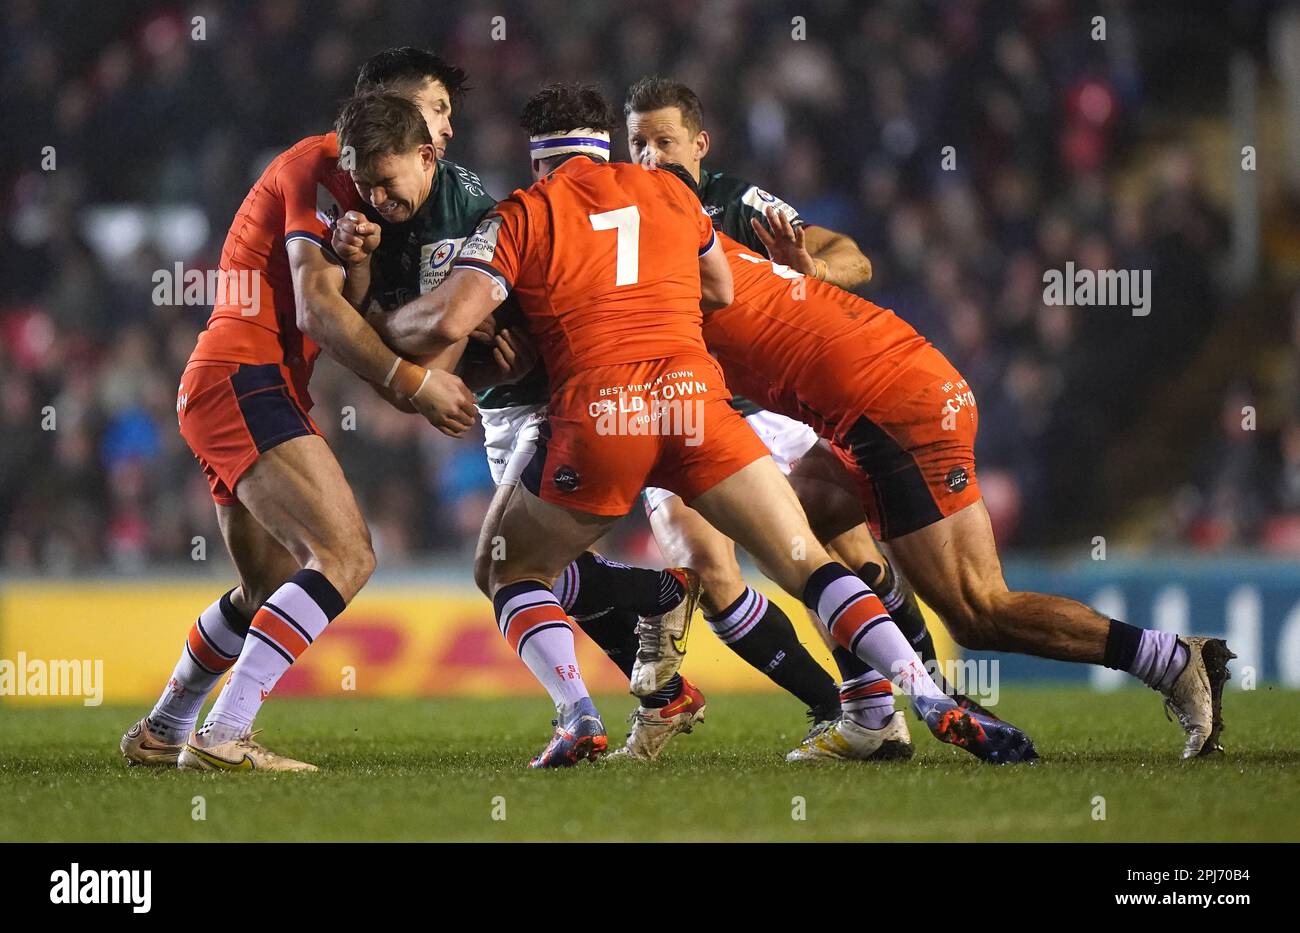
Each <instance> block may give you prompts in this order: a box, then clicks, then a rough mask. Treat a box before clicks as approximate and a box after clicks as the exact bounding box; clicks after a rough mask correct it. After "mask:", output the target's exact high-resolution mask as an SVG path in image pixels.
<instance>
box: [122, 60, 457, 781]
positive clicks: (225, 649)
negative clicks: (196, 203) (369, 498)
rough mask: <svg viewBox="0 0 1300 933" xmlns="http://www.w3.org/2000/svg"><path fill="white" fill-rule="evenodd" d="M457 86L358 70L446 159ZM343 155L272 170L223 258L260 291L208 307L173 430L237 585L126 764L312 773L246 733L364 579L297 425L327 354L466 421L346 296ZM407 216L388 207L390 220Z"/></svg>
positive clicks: (362, 537) (339, 508)
mask: <svg viewBox="0 0 1300 933" xmlns="http://www.w3.org/2000/svg"><path fill="white" fill-rule="evenodd" d="M464 78H465V75H464V72H462V71H461V70H460V69H458V68H456V67H454V66H452V65H448V64H447V63H445V62H443V61H441V60H440V59H438V58H437V57H436V56H433V55H431V54H429V53H426V52H421V51H419V50H415V49H398V50H390V51H388V52H384V53H381V54H380V55H377V56H375V57H374V58H372V59H371V60H369V61H368V62H367V63H366V64H365V66H363V68H362V70H361V74H360V76H359V78H358V86H359V87H360V88H361V89H362V90H366V89H370V88H373V87H376V86H379V85H380V84H383V85H389V84H394V83H395V84H399V85H401V86H402V88H403V89H404V90H405V92H406V93H408V94H409V95H410V97H411V98H412V100H413V101H415V103H416V106H417V107H418V108H419V110H420V112H421V113H422V115H423V116H424V119H425V121H427V125H428V130H427V132H428V133H429V135H430V137H431V138H432V139H433V140H436V141H437V142H436V143H434V146H435V148H436V149H438V150H439V151H442V150H444V149H445V148H446V143H447V140H449V139H450V138H451V135H452V130H451V122H450V119H451V107H452V100H453V98H454V97H455V95H456V94H457V92H458V91H459V89H460V88H461V86H462V85H463V83H464ZM339 155H340V152H339V147H338V141H337V138H336V136H335V134H334V133H326V134H324V135H322V136H313V137H309V138H307V139H304V140H302V141H301V142H299V143H298V144H296V145H295V146H293V147H292V148H290V149H289V150H287V151H286V152H284V153H282V154H281V155H280V156H278V157H277V158H276V159H274V160H273V161H272V162H271V164H270V165H269V166H268V167H267V169H266V171H265V172H263V173H262V176H261V177H260V178H259V179H258V181H257V182H256V184H254V186H253V188H252V189H251V190H250V192H249V194H248V196H247V198H245V200H244V203H243V205H242V206H241V207H240V209H239V211H238V212H237V213H236V215H235V219H234V221H233V223H232V224H231V227H230V233H229V234H228V236H227V238H226V242H225V246H224V248H223V249H222V254H221V263H220V271H221V273H222V274H223V275H229V276H232V279H233V277H234V274H237V273H241V272H245V271H247V272H249V273H251V278H252V279H253V280H254V281H255V282H256V283H257V284H256V287H257V289H258V293H257V294H256V295H255V296H233V297H232V296H227V297H228V299H229V300H228V301H226V302H221V303H218V304H217V305H216V306H215V307H214V308H213V311H212V315H211V317H210V318H209V320H208V324H207V327H206V329H205V330H204V331H203V332H202V333H201V334H200V335H199V339H198V343H197V346H196V347H195V349H194V352H193V353H192V354H191V356H190V360H189V363H188V364H187V366H186V368H185V371H184V374H183V375H182V376H181V383H180V389H179V390H178V394H177V403H176V408H177V415H178V418H179V421H180V431H181V434H182V436H183V437H184V438H185V440H186V442H187V443H188V444H189V446H190V449H191V450H192V451H193V452H194V455H195V457H196V458H197V459H198V461H199V464H200V465H201V466H202V468H203V471H204V473H205V474H206V475H207V477H208V481H209V485H210V488H211V492H212V498H213V501H214V503H215V507H216V510H217V519H218V522H219V524H220V527H221V532H222V537H223V539H224V541H225V544H226V548H227V550H228V551H229V552H230V557H231V560H232V561H233V562H234V564H235V568H236V570H237V572H238V575H239V585H238V586H237V587H235V588H234V589H232V590H230V591H228V592H226V593H225V594H223V595H222V596H221V597H220V598H218V599H217V600H216V601H215V602H213V603H212V605H211V606H209V607H208V608H207V609H205V610H204V611H203V612H202V614H200V616H199V617H198V619H197V621H196V622H195V623H194V626H193V627H192V629H191V630H190V634H189V637H188V639H187V640H186V643H185V646H184V649H183V651H182V653H181V657H180V660H179V661H178V662H177V664H176V667H175V670H174V671H173V673H172V677H171V679H170V680H169V681H168V683H167V686H166V688H165V689H164V690H163V693H162V696H161V697H160V698H159V700H158V703H157V704H156V705H155V706H154V709H153V710H152V712H150V714H149V715H148V716H146V717H145V718H143V719H141V720H140V721H139V722H137V723H136V724H135V725H134V726H132V727H131V729H130V730H128V732H127V733H126V734H125V735H124V736H123V737H122V741H121V745H120V747H121V750H122V753H123V755H124V756H125V757H126V759H127V761H128V762H130V763H133V764H152V765H179V766H180V767H183V768H196V769H205V770H249V769H260V770H277V771H285V770H288V771H310V770H315V767H314V766H313V765H310V764H307V763H305V762H301V761H296V760H294V759H291V758H287V757H284V756H281V755H277V754H275V753H274V752H271V751H269V750H268V749H266V748H265V747H263V746H262V745H261V744H260V743H258V742H255V741H253V738H252V724H253V720H254V717H255V716H256V715H257V712H258V710H259V708H260V707H261V705H262V703H263V701H264V700H265V699H266V697H267V695H268V694H269V693H270V692H271V691H272V690H273V689H274V687H275V684H276V682H277V681H278V680H279V678H280V677H281V675H283V674H284V672H285V671H286V670H288V668H289V666H290V665H291V664H292V663H293V662H294V661H295V660H296V659H297V658H298V657H300V656H301V654H302V652H304V651H305V650H307V648H308V647H309V646H310V645H311V644H312V643H313V642H314V641H315V640H316V639H317V638H319V637H320V635H321V634H322V633H323V632H324V630H325V628H326V626H327V625H328V624H329V622H330V621H331V620H332V619H334V618H335V617H336V616H338V615H339V613H341V612H342V611H343V609H344V607H345V606H346V605H347V604H348V603H349V602H350V601H351V600H352V598H353V597H354V596H355V595H356V593H357V591H358V590H359V589H360V588H361V587H362V585H363V584H364V583H365V582H366V580H367V579H368V578H369V576H370V574H371V572H372V570H373V569H374V565H375V557H374V552H373V550H372V548H371V544H370V533H369V530H368V529H367V527H366V523H365V520H364V519H363V518H362V516H361V511H360V509H359V508H358V506H357V503H356V499H355V497H354V496H353V495H352V491H351V489H350V488H349V486H348V484H347V480H346V479H345V478H344V476H343V473H342V471H341V469H340V468H339V465H338V461H337V460H336V459H335V457H334V455H333V453H332V452H331V451H330V448H329V445H328V444H326V442H325V440H324V438H323V437H322V436H321V434H320V431H319V430H318V429H317V427H316V425H315V424H314V423H313V422H312V420H311V417H310V416H309V414H308V412H309V411H310V410H311V407H312V401H311V396H310V395H309V394H308V390H307V387H308V382H309V380H310V378H311V373H312V368H313V365H314V362H315V360H316V358H317V356H318V355H319V354H320V353H321V352H322V351H324V352H325V353H328V354H329V355H330V356H332V357H333V358H334V359H336V360H338V361H339V362H340V363H342V364H343V365H344V366H347V367H348V368H349V369H351V370H352V371H353V372H355V373H356V374H357V375H358V376H360V377H361V378H362V379H365V380H367V381H368V382H370V383H371V384H372V385H375V386H377V387H383V388H386V389H388V390H391V391H392V392H394V393H396V394H397V395H398V396H400V397H401V398H403V399H405V400H406V401H407V403H409V405H410V406H411V407H412V408H413V409H414V410H416V411H418V412H419V413H420V414H422V415H423V416H424V417H425V418H427V419H428V420H429V422H430V423H431V424H433V425H434V426H435V427H437V428H439V429H440V430H442V431H444V432H445V433H448V434H451V435H453V436H459V435H460V434H463V433H464V432H465V431H466V430H468V429H469V428H470V427H471V426H472V424H473V420H474V416H475V412H474V406H473V397H472V395H471V394H470V392H469V390H468V389H467V387H466V386H465V385H464V383H463V382H462V381H461V380H460V379H459V378H458V377H456V376H454V375H452V374H450V373H447V372H443V371H442V370H440V369H436V368H435V369H432V370H430V369H426V368H423V367H420V366H416V365H415V364H413V363H410V362H409V361H406V360H404V359H402V358H401V357H399V356H397V355H395V354H394V353H393V351H392V350H390V349H388V348H387V347H386V346H385V345H384V343H383V341H382V340H380V339H379V337H378V335H377V334H376V333H375V332H374V331H373V329H371V328H370V326H369V325H367V324H366V322H365V321H364V319H362V318H361V317H360V316H359V315H358V314H357V313H356V311H355V310H354V308H353V307H352V306H351V305H350V304H349V303H348V301H347V300H346V298H345V296H344V271H343V268H342V267H341V265H340V263H339V261H338V258H337V257H336V256H335V255H334V253H333V250H332V249H331V247H330V242H329V241H330V233H331V229H330V228H331V226H332V225H333V224H334V222H335V221H336V220H337V219H338V218H339V216H340V215H342V214H343V213H344V212H345V211H346V210H348V209H349V208H359V207H360V201H359V199H358V196H357V192H356V190H355V188H354V186H353V184H352V180H351V178H350V177H349V176H348V174H347V173H346V172H344V171H342V170H341V169H340V167H339ZM403 209H404V207H403V205H401V204H398V205H397V208H396V210H395V212H394V213H393V215H392V218H391V219H400V212H401V210H403ZM243 279H244V276H243V275H240V276H239V280H243ZM241 297H242V298H247V297H253V298H255V299H256V301H254V302H249V301H246V300H241ZM249 307H256V308H257V309H258V311H257V313H256V314H249V313H248V308H249ZM250 635H251V636H252V637H247V636H250ZM227 671H229V672H230V677H229V679H228V680H227V682H226V686H225V688H224V689H223V690H222V692H221V694H220V695H219V696H218V698H217V701H216V703H215V704H214V705H213V707H212V709H211V710H210V711H209V713H208V717H207V719H206V721H205V722H204V724H203V726H202V727H201V728H200V729H198V730H197V731H193V730H194V726H195V724H196V722H197V718H198V713H199V710H200V708H201V707H202V704H203V700H204V698H205V697H206V696H207V695H208V693H209V692H211V690H212V689H213V687H215V686H216V684H217V682H218V681H219V680H220V679H221V677H222V675H223V674H225V673H226V672H227Z"/></svg>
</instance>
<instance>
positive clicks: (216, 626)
mask: <svg viewBox="0 0 1300 933" xmlns="http://www.w3.org/2000/svg"><path fill="white" fill-rule="evenodd" d="M233 592H234V590H230V591H229V592H227V593H225V594H224V595H223V596H222V597H221V598H220V599H218V600H217V601H216V602H214V603H213V604H212V605H211V606H209V607H208V608H207V609H204V610H203V613H202V614H201V615H200V616H199V617H198V618H197V619H196V620H195V621H194V625H193V626H192V627H191V628H190V634H189V637H188V638H187V639H186V640H185V647H184V648H183V649H182V650H181V656H180V660H178V661H177V662H176V667H175V669H174V670H173V671H172V676H171V680H169V681H167V686H166V687H164V688H163V692H162V696H160V697H159V698H158V702H157V703H155V704H154V707H153V712H151V713H150V714H149V731H150V732H152V733H153V734H154V735H156V736H157V737H158V738H160V739H162V740H163V741H164V742H172V743H179V742H183V741H184V740H185V738H186V737H187V736H188V735H189V734H190V731H191V730H193V728H194V723H195V721H196V720H197V719H198V718H199V710H200V709H201V708H202V707H203V701H204V700H205V699H206V698H207V696H208V694H209V693H211V692H212V688H213V687H215V686H216V685H217V682H218V681H219V680H221V675H222V674H224V673H225V672H226V671H228V670H230V667H231V665H233V664H234V663H235V659H236V658H238V657H239V651H240V649H241V648H242V647H243V645H244V636H245V635H247V634H248V623H249V621H250V620H249V619H248V617H247V616H245V615H244V614H243V613H242V612H240V611H239V610H238V609H236V608H235V605H234V603H232V602H231V601H230V594H231V593H233Z"/></svg>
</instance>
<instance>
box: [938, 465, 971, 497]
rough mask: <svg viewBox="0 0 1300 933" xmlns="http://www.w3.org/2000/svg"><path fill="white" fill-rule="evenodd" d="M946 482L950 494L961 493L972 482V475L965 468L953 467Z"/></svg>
mask: <svg viewBox="0 0 1300 933" xmlns="http://www.w3.org/2000/svg"><path fill="white" fill-rule="evenodd" d="M944 482H945V483H947V484H948V491H949V492H961V491H962V490H963V489H965V488H966V485H967V484H968V483H969V482H970V473H969V472H968V471H967V470H966V468H965V467H964V466H959V467H953V468H952V469H951V470H949V471H948V476H947V478H946V479H945V480H944Z"/></svg>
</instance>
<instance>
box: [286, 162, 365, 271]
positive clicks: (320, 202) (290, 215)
mask: <svg viewBox="0 0 1300 933" xmlns="http://www.w3.org/2000/svg"><path fill="white" fill-rule="evenodd" d="M310 165H311V161H310V160H307V159H303V160H300V161H297V162H292V163H290V164H288V165H286V166H284V167H283V168H282V169H280V172H279V174H278V175H277V176H276V188H277V190H278V191H279V194H280V198H281V199H282V200H283V202H284V242H285V244H286V245H287V244H288V243H290V242H292V241H293V240H310V241H311V242H313V243H315V244H316V245H317V246H319V247H320V248H321V249H322V250H323V251H324V252H325V255H326V256H328V257H329V258H330V259H332V260H333V261H335V262H338V257H337V256H335V255H334V249H333V247H332V246H330V236H331V232H332V229H333V226H334V224H335V223H337V222H338V219H339V217H341V216H342V215H343V211H344V207H343V205H342V204H341V203H340V199H339V197H338V196H337V195H336V194H335V192H333V191H331V190H330V188H329V187H328V186H327V185H326V182H325V179H324V178H322V177H319V176H318V175H317V173H315V172H313V171H311V170H310ZM349 184H350V182H349Z"/></svg>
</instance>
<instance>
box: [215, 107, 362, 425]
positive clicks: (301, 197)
mask: <svg viewBox="0 0 1300 933" xmlns="http://www.w3.org/2000/svg"><path fill="white" fill-rule="evenodd" d="M338 159H339V149H338V140H337V139H336V137H335V135H334V134H333V133H327V134H325V135H324V136H310V137H308V138H307V139H304V140H302V141H301V142H299V143H298V144H297V145H295V146H294V147H293V148H292V149H289V150H287V151H286V152H283V153H281V154H280V155H279V156H277V157H276V158H275V159H274V160H272V162H271V164H270V165H268V166H267V167H266V171H264V172H263V173H262V176H261V177H260V178H259V179H258V180H257V182H256V183H255V184H254V185H253V187H252V189H251V190H250V191H249V192H248V195H247V197H245V198H244V203H243V204H242V205H240V208H239V211H238V212H237V213H236V214H235V219H234V221H233V222H232V223H231V225H230V232H229V233H227V234H226V242H225V245H224V246H223V247H222V249H221V263H220V266H219V270H220V273H221V278H220V281H221V282H222V283H223V284H224V286H225V287H224V292H223V291H220V290H219V291H218V298H219V300H217V301H216V303H215V304H214V306H213V309H212V314H211V316H210V317H209V318H208V323H207V327H206V328H205V329H204V331H203V333H202V334H200V335H199V340H198V345H197V346H196V347H195V350H194V353H193V354H192V355H191V357H190V359H191V360H193V361H211V362H223V363H254V364H260V363H283V364H284V365H285V366H286V367H288V369H289V371H290V374H291V375H292V376H293V379H294V384H295V388H296V389H298V391H299V393H300V397H301V398H302V399H303V400H304V403H305V404H307V405H308V407H310V404H311V399H310V396H309V395H308V394H307V382H308V380H310V378H311V372H312V367H313V364H314V363H315V361H316V357H318V356H319V355H320V348H319V347H318V346H316V344H315V343H314V342H313V341H312V340H311V338H309V337H307V336H306V335H305V334H303V333H302V332H301V331H300V330H298V324H297V309H296V301H295V298H294V291H293V278H292V276H291V274H290V272H289V255H288V251H287V245H288V244H289V243H291V242H293V241H294V240H307V241H310V242H312V243H314V244H316V245H317V246H318V247H320V249H322V250H324V251H325V253H326V254H327V255H328V256H329V257H331V258H334V252H333V250H332V249H331V248H330V235H331V231H332V228H333V226H334V223H335V222H336V221H337V220H338V218H339V217H340V216H341V215H342V214H343V213H344V212H345V211H349V210H359V209H360V207H361V199H360V197H359V196H358V195H357V191H356V187H355V186H354V185H353V184H352V179H351V178H350V177H349V176H348V173H347V172H345V171H342V170H341V169H340V168H339V165H338Z"/></svg>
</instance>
